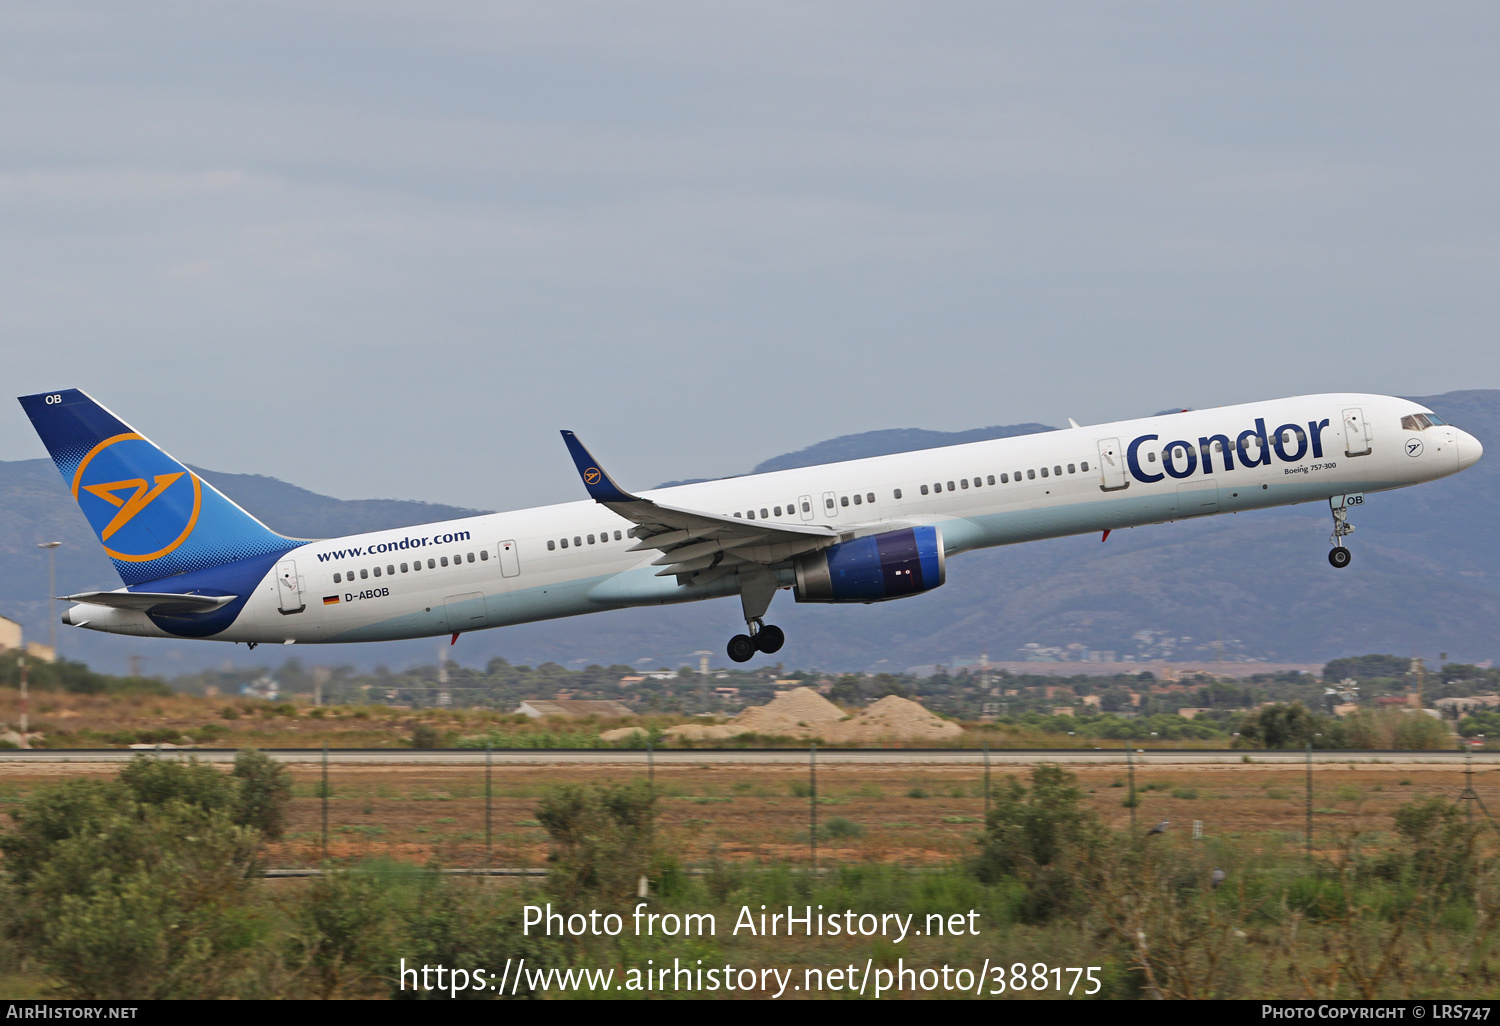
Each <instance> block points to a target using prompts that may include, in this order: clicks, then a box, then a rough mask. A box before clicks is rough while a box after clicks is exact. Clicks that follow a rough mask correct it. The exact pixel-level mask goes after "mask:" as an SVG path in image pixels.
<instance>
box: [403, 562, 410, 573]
mask: <svg viewBox="0 0 1500 1026" xmlns="http://www.w3.org/2000/svg"><path fill="white" fill-rule="evenodd" d="M401 572H402V573H403V574H404V573H410V571H409V570H407V569H406V564H405V563H402V564H401Z"/></svg>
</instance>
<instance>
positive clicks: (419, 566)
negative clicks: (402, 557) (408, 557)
mask: <svg viewBox="0 0 1500 1026" xmlns="http://www.w3.org/2000/svg"><path fill="white" fill-rule="evenodd" d="M411 568H412V569H413V570H420V569H422V561H421V560H420V559H419V560H417V561H416V562H414V563H412V565H411Z"/></svg>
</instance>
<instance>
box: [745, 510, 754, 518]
mask: <svg viewBox="0 0 1500 1026" xmlns="http://www.w3.org/2000/svg"><path fill="white" fill-rule="evenodd" d="M745 519H746V520H754V519H755V510H753V509H752V510H750V511H749V512H747V513H746V514H745Z"/></svg>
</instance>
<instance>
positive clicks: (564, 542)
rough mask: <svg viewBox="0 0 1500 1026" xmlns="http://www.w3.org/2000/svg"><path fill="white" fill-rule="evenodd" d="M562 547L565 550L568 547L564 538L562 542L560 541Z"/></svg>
mask: <svg viewBox="0 0 1500 1026" xmlns="http://www.w3.org/2000/svg"><path fill="white" fill-rule="evenodd" d="M562 547H563V548H567V547H568V539H566V538H564V539H563V540H562Z"/></svg>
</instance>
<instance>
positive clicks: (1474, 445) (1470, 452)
mask: <svg viewBox="0 0 1500 1026" xmlns="http://www.w3.org/2000/svg"><path fill="white" fill-rule="evenodd" d="M1483 455H1484V446H1482V445H1480V444H1479V439H1477V438H1475V437H1474V436H1473V435H1471V434H1469V433H1468V432H1467V431H1460V432H1459V433H1458V469H1459V470H1467V469H1468V468H1470V467H1472V466H1473V465H1474V464H1476V463H1478V462H1479V457H1481V456H1483Z"/></svg>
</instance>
